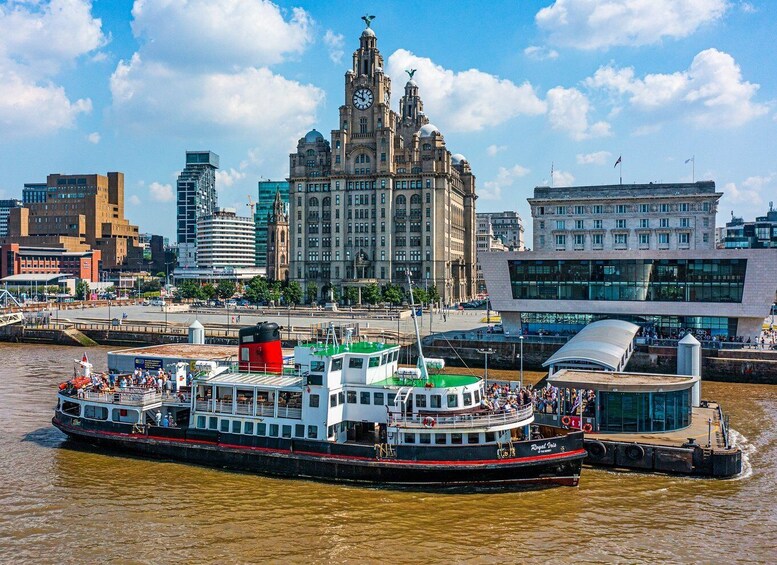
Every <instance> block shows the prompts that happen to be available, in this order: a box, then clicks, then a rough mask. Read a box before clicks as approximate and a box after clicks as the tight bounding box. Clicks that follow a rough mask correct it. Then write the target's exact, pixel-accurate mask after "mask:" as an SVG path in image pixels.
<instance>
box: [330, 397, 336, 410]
mask: <svg viewBox="0 0 777 565" xmlns="http://www.w3.org/2000/svg"><path fill="white" fill-rule="evenodd" d="M329 406H331V407H332V408H334V407H335V406H337V393H334V394H330V395H329Z"/></svg>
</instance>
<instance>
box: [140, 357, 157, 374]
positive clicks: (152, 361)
mask: <svg viewBox="0 0 777 565" xmlns="http://www.w3.org/2000/svg"><path fill="white" fill-rule="evenodd" d="M135 368H136V369H142V370H144V371H158V370H159V369H161V368H162V360H161V359H157V358H154V357H135Z"/></svg>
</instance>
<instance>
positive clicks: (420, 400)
mask: <svg viewBox="0 0 777 565" xmlns="http://www.w3.org/2000/svg"><path fill="white" fill-rule="evenodd" d="M415 405H416V408H426V395H425V394H416V395H415Z"/></svg>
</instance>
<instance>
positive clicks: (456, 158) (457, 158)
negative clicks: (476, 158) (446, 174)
mask: <svg viewBox="0 0 777 565" xmlns="http://www.w3.org/2000/svg"><path fill="white" fill-rule="evenodd" d="M466 160H467V158H466V157H465V156H464V155H462V154H461V153H454V154H453V155H451V162H452V163H453V164H454V165H458V164H459V163H461V162H462V161H466Z"/></svg>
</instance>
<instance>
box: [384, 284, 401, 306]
mask: <svg viewBox="0 0 777 565" xmlns="http://www.w3.org/2000/svg"><path fill="white" fill-rule="evenodd" d="M383 300H384V301H386V302H390V303H391V304H392V305H397V304H401V303H402V289H401V288H400V287H399V286H398V285H395V284H387V285H385V286H384V287H383Z"/></svg>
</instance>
